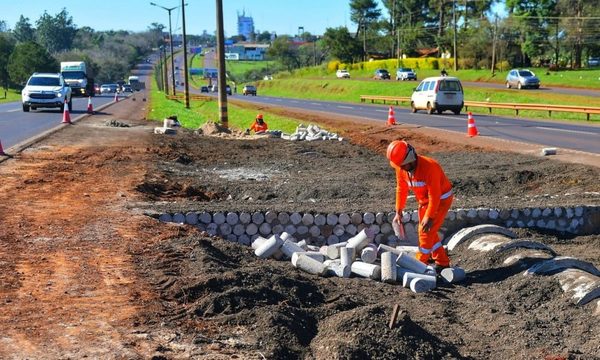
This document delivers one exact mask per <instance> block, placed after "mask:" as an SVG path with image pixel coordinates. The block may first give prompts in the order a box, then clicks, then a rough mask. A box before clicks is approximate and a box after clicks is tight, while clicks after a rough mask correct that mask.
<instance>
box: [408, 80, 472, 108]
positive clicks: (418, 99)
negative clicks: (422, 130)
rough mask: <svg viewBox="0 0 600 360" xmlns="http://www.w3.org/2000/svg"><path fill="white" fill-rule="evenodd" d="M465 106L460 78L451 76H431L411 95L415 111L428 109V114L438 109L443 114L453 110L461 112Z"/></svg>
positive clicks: (411, 102)
mask: <svg viewBox="0 0 600 360" xmlns="http://www.w3.org/2000/svg"><path fill="white" fill-rule="evenodd" d="M463 106H464V92H463V87H462V84H461V83H460V80H459V79H458V78H455V77H450V76H436V77H429V78H426V79H424V80H423V81H421V83H420V84H419V86H417V88H416V89H415V91H414V92H413V94H412V96H411V97H410V107H411V109H412V112H413V113H416V112H417V110H427V113H428V114H433V112H434V111H436V112H437V113H438V114H441V113H442V112H444V111H445V110H451V111H452V112H453V113H455V114H456V115H458V114H460V112H461V110H462V108H463Z"/></svg>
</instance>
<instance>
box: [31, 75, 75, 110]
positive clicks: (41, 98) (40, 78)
mask: <svg viewBox="0 0 600 360" xmlns="http://www.w3.org/2000/svg"><path fill="white" fill-rule="evenodd" d="M21 100H22V103H23V111H24V112H29V110H30V109H31V110H35V109H37V108H59V109H60V111H64V108H65V103H67V106H68V107H69V111H71V110H72V109H73V102H72V99H71V88H70V87H69V86H68V85H67V83H66V82H65V79H64V78H63V77H62V75H61V74H58V73H34V74H33V75H31V77H29V80H27V85H25V88H24V89H23V90H22V91H21Z"/></svg>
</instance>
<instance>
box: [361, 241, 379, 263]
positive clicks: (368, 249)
mask: <svg viewBox="0 0 600 360" xmlns="http://www.w3.org/2000/svg"><path fill="white" fill-rule="evenodd" d="M360 259H361V260H362V261H363V262H366V263H367V264H372V263H374V262H375V261H376V260H377V246H376V245H375V244H368V245H367V246H365V248H364V249H362V250H361V251H360Z"/></svg>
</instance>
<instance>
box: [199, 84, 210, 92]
mask: <svg viewBox="0 0 600 360" xmlns="http://www.w3.org/2000/svg"><path fill="white" fill-rule="evenodd" d="M200 92H201V93H207V92H210V91H209V89H208V86H206V85H204V86H200Z"/></svg>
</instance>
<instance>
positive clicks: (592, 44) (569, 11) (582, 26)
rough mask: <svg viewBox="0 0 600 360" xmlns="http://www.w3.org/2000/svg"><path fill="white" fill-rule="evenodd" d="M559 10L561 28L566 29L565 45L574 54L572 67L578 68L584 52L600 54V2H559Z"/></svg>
mask: <svg viewBox="0 0 600 360" xmlns="http://www.w3.org/2000/svg"><path fill="white" fill-rule="evenodd" d="M557 8H558V13H559V14H561V17H563V18H562V19H561V21H560V27H561V28H562V29H564V36H565V43H564V45H565V46H566V47H567V49H569V50H570V51H571V52H572V54H573V55H572V57H571V58H572V61H571V63H572V64H571V65H572V66H573V67H575V68H578V67H580V66H581V65H582V60H583V53H584V50H587V52H588V55H590V54H594V53H595V54H599V53H600V32H598V29H599V28H600V20H598V17H600V0H571V1H565V0H558V4H557ZM558 26H559V25H556V27H557V28H558ZM557 33H558V31H557ZM557 58H558V56H557Z"/></svg>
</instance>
